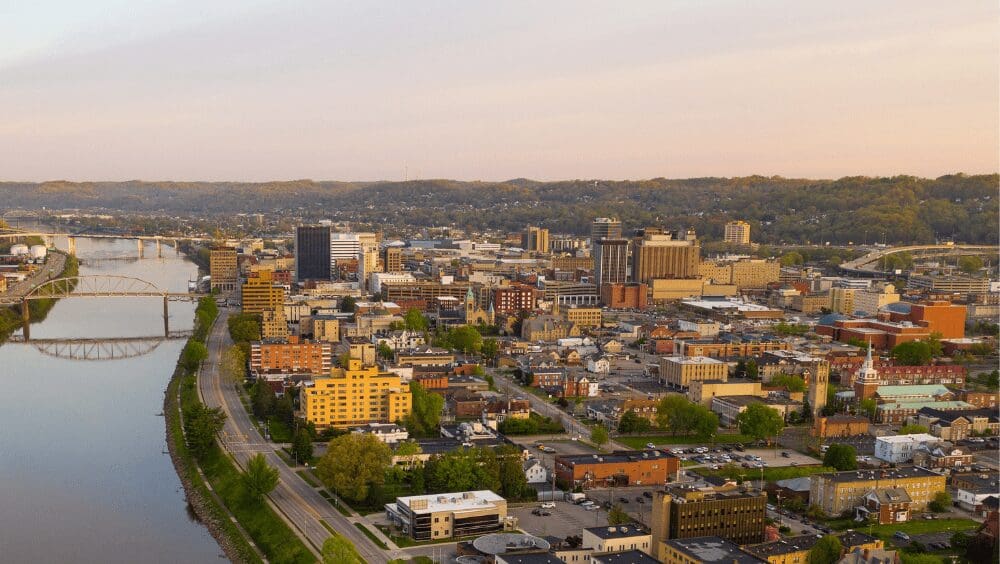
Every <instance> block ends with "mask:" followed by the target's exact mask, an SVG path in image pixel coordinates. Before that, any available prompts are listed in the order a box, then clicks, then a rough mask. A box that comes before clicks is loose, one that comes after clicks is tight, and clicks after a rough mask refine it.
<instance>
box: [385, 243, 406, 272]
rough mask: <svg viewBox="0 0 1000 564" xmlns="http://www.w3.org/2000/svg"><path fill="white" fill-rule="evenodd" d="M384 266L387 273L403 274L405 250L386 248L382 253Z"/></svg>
mask: <svg viewBox="0 0 1000 564" xmlns="http://www.w3.org/2000/svg"><path fill="white" fill-rule="evenodd" d="M382 266H383V267H384V268H385V271H386V272H402V271H403V249H401V248H399V247H386V248H385V250H383V251H382Z"/></svg>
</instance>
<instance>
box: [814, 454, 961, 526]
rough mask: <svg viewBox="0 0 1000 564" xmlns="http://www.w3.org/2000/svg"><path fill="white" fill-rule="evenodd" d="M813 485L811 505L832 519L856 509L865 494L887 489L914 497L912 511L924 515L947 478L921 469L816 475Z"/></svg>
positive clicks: (902, 468) (910, 467) (906, 468)
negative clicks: (904, 491) (894, 489)
mask: <svg viewBox="0 0 1000 564" xmlns="http://www.w3.org/2000/svg"><path fill="white" fill-rule="evenodd" d="M809 482H810V487H809V503H810V504H815V505H818V506H819V507H820V508H821V509H822V510H823V511H824V512H826V513H827V514H828V515H840V514H841V513H843V512H844V511H847V510H849V509H854V508H855V507H856V506H858V505H860V504H861V502H862V499H863V498H864V496H865V494H867V493H868V492H870V491H872V490H876V489H884V488H903V489H904V490H906V493H907V495H909V496H910V500H911V503H910V509H913V510H915V511H923V510H924V509H926V508H927V504H928V503H930V502H931V501H932V500H933V499H934V494H936V493H938V492H942V491H944V490H945V477H944V476H942V475H941V474H935V473H934V472H931V471H930V470H925V469H924V468H920V467H919V466H905V467H901V468H892V469H887V470H851V471H848V472H834V473H830V474H815V475H813V476H810V478H809Z"/></svg>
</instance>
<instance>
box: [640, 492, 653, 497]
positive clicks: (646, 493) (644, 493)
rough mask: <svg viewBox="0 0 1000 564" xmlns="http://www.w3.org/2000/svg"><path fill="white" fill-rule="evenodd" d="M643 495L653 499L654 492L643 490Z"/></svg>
mask: <svg viewBox="0 0 1000 564" xmlns="http://www.w3.org/2000/svg"><path fill="white" fill-rule="evenodd" d="M642 497H648V498H649V499H653V492H642Z"/></svg>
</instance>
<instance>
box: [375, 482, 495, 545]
mask: <svg viewBox="0 0 1000 564" xmlns="http://www.w3.org/2000/svg"><path fill="white" fill-rule="evenodd" d="M385 515H386V518H387V519H388V520H389V522H390V523H392V524H393V525H395V526H397V527H399V528H400V529H402V531H403V532H404V533H405V534H406V535H407V536H409V537H410V538H412V539H413V540H415V541H428V540H440V539H450V538H458V537H468V536H479V535H484V534H487V533H494V532H497V531H501V530H503V527H504V520H505V519H506V518H507V500H505V499H504V498H502V497H500V496H499V495H497V494H495V493H493V492H491V491H489V490H479V491H470V492H456V493H447V494H431V495H414V496H406V497H399V498H396V502H395V503H387V504H386V505H385Z"/></svg>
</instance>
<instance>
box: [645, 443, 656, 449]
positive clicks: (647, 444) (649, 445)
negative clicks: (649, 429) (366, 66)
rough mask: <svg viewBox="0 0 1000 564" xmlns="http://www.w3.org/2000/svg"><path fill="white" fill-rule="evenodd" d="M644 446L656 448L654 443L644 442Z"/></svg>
mask: <svg viewBox="0 0 1000 564" xmlns="http://www.w3.org/2000/svg"><path fill="white" fill-rule="evenodd" d="M646 448H656V445H654V444H653V443H646Z"/></svg>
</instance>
